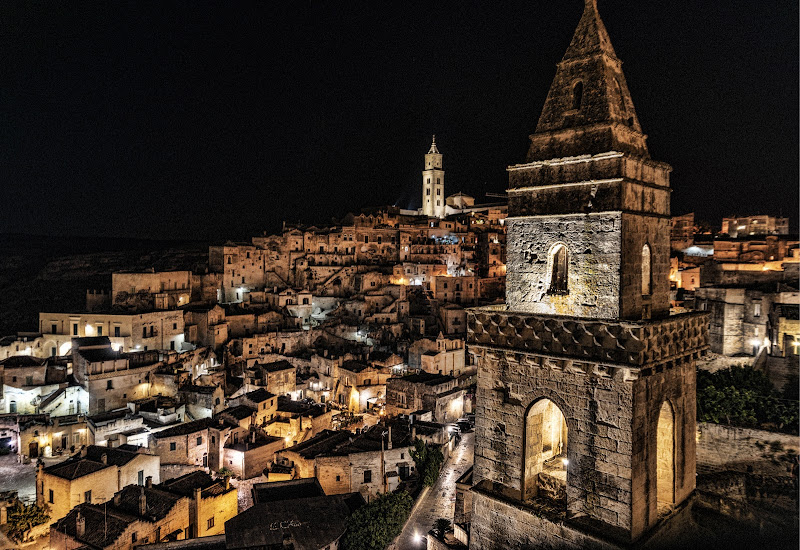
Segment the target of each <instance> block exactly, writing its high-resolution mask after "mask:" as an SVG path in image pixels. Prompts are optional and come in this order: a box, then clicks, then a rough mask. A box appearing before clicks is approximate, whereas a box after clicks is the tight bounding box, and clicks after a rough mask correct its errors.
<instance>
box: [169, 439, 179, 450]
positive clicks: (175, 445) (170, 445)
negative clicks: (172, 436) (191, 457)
mask: <svg viewBox="0 0 800 550" xmlns="http://www.w3.org/2000/svg"><path fill="white" fill-rule="evenodd" d="M177 448H178V445H177V444H176V443H175V442H174V441H173V442H171V443H170V444H169V450H170V451H174V450H175V449H177Z"/></svg>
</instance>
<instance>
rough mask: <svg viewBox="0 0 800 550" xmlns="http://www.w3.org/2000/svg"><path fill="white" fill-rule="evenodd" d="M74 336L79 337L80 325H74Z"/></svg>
mask: <svg viewBox="0 0 800 550" xmlns="http://www.w3.org/2000/svg"><path fill="white" fill-rule="evenodd" d="M72 335H73V336H77V335H78V325H72Z"/></svg>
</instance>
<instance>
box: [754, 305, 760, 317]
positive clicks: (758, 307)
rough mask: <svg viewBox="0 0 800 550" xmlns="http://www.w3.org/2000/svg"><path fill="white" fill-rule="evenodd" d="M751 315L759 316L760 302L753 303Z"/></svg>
mask: <svg viewBox="0 0 800 550" xmlns="http://www.w3.org/2000/svg"><path fill="white" fill-rule="evenodd" d="M753 317H761V302H755V303H754V304H753Z"/></svg>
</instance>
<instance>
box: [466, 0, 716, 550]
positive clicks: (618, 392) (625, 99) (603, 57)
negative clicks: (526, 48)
mask: <svg viewBox="0 0 800 550" xmlns="http://www.w3.org/2000/svg"><path fill="white" fill-rule="evenodd" d="M530 139H531V144H530V149H529V152H528V156H527V159H526V162H525V163H524V164H519V165H514V166H511V167H509V168H508V172H509V187H508V194H509V217H508V219H507V221H506V223H507V224H508V225H507V226H508V237H507V239H508V251H507V254H508V263H507V294H506V303H505V304H504V305H500V306H490V307H487V308H477V309H474V310H472V311H471V312H470V315H469V332H468V341H469V345H470V347H471V349H472V350H473V352H474V353H475V356H476V358H477V362H478V390H477V410H476V439H475V463H474V486H473V489H472V491H473V511H472V523H471V529H470V548H476V549H482V550H489V549H495V548H497V549H499V548H528V547H539V546H545V547H556V548H560V547H574V548H583V547H586V546H590V547H608V548H613V547H618V546H619V545H630V544H632V543H634V544H636V543H638V542H641V541H644V540H645V539H647V538H648V537H649V536H651V535H652V533H654V532H656V531H658V530H659V529H661V528H662V527H663V526H664V525H665V524H667V523H668V522H669V518H670V517H672V516H674V515H675V514H676V513H677V512H678V511H679V510H680V509H681V508H682V507H683V506H684V505H685V503H686V502H687V500H688V499H689V497H690V496H691V495H692V493H693V491H694V489H695V414H696V401H695V361H696V360H697V359H698V358H699V356H700V355H701V354H702V353H703V352H704V351H705V350H706V349H707V347H708V346H707V340H708V335H707V318H706V316H705V314H704V313H691V314H682V315H670V311H669V282H668V275H669V252H670V245H669V216H670V211H669V207H670V184H669V174H670V170H671V168H670V166H669V165H667V164H664V163H662V162H657V161H654V160H652V159H651V158H650V154H649V152H648V149H647V145H646V136H645V135H644V134H643V133H642V129H641V126H640V125H639V121H638V118H637V116H636V111H635V109H634V105H633V101H632V99H631V96H630V92H629V91H628V87H627V83H626V81H625V77H624V75H623V73H622V70H621V62H620V60H619V59H618V58H617V57H616V54H615V52H614V49H613V47H612V46H611V42H610V39H609V37H608V33H607V31H606V29H605V27H604V25H603V23H602V20H601V19H600V16H599V14H598V12H597V5H596V0H586V1H585V6H584V12H583V16H582V17H581V20H580V23H579V24H578V28H577V29H576V31H575V34H574V36H573V38H572V41H571V43H570V45H569V48H568V49H567V52H566V54H565V55H564V58H563V59H562V61H561V63H559V65H558V68H557V71H556V76H555V78H554V81H553V84H552V86H551V88H550V92H549V93H548V96H547V99H546V101H545V105H544V108H543V110H542V114H541V117H540V119H539V123H538V125H537V128H536V131H535V133H534V134H533V135H532V136H531V138H530Z"/></svg>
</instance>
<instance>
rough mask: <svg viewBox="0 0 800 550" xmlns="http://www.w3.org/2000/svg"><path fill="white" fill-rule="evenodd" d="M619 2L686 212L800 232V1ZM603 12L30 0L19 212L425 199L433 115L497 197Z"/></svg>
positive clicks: (614, 25) (12, 118)
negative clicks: (581, 23) (551, 93)
mask: <svg viewBox="0 0 800 550" xmlns="http://www.w3.org/2000/svg"><path fill="white" fill-rule="evenodd" d="M196 4H200V5H199V6H198V5H196ZM599 8H600V13H601V16H602V18H603V20H604V22H605V24H606V27H607V29H608V31H609V34H610V36H611V40H612V43H613V44H614V47H615V49H616V52H617V55H618V56H619V57H620V59H622V60H623V62H624V66H623V70H624V72H625V75H626V78H627V81H628V85H629V87H630V90H631V94H632V96H633V100H634V103H635V105H636V109H637V113H638V115H639V120H640V122H641V124H642V127H643V129H644V131H645V132H646V133H647V134H648V135H649V136H650V137H649V140H648V143H649V147H650V153H651V156H652V157H653V158H654V159H656V160H660V161H664V162H668V163H670V164H671V165H672V166H673V168H674V171H673V173H672V184H673V188H674V193H673V201H672V210H673V213H674V214H682V213H685V212H689V211H695V212H696V213H697V215H698V217H700V218H705V219H707V220H709V221H710V222H712V223H713V224H715V225H718V224H719V222H720V218H721V217H722V216H724V215H730V214H734V213H739V214H754V213H770V214H776V215H777V214H781V213H782V214H783V215H789V216H791V217H792V225H793V228H795V229H796V227H797V210H798V3H797V2H796V0H784V1H773V0H758V1H749V2H729V1H725V2H723V1H710V2H698V1H696V0H694V1H688V0H686V1H672V2H663V1H662V2H646V1H641V2H632V1H630V0H600V2H599ZM582 9H583V2H582V1H581V0H559V1H557V2H544V1H533V0H525V1H505V2H488V1H486V2H468V1H454V2H442V1H440V2H425V3H422V2H420V3H417V2H410V1H407V0H403V1H393V2H388V1H387V2H376V1H369V2H367V1H365V2H354V1H347V2H333V1H330V2H317V1H316V0H314V1H311V2H309V1H306V2H283V3H280V2H259V3H253V4H238V3H230V2H220V3H219V4H216V3H213V4H212V3H207V2H199V3H195V2H186V3H173V2H161V1H158V2H146V3H144V2H142V3H134V2H70V1H63V2H56V1H41V2H36V3H34V2H14V1H11V0H7V1H5V2H3V3H2V4H0V232H15V233H16V232H24V233H36V234H51V235H79V236H92V235H102V236H122V237H145V238H176V239H183V238H193V239H196V238H201V239H211V240H215V241H219V240H224V239H226V238H231V239H245V238H247V237H248V236H251V235H255V234H259V233H260V232H261V231H264V230H267V231H276V230H278V229H279V228H280V222H281V221H282V220H288V221H304V222H317V223H325V222H327V221H329V220H330V218H331V217H332V216H341V215H343V214H344V213H346V212H348V211H354V212H355V211H358V210H360V209H361V208H363V207H366V206H370V205H381V204H396V205H398V206H401V207H409V206H412V207H418V206H419V201H420V198H419V194H420V185H421V183H420V182H421V174H420V171H421V170H422V165H423V155H424V153H425V152H427V149H428V146H429V144H430V135H431V134H432V133H436V136H437V143H438V144H439V149H440V151H441V152H442V153H443V154H444V168H445V170H446V179H445V186H446V192H447V194H451V193H455V192H457V191H464V192H466V193H469V194H471V195H474V196H475V197H476V198H477V199H478V200H479V201H481V200H483V201H485V200H487V199H486V198H485V195H484V194H485V193H486V192H494V193H497V192H501V191H502V190H503V189H504V188H505V186H506V184H507V181H508V179H507V174H506V172H505V168H506V166H508V165H509V164H515V163H519V162H524V159H525V153H526V151H527V145H528V135H529V134H530V133H532V132H533V131H534V129H535V127H536V122H537V120H538V117H539V113H540V111H541V108H542V105H543V103H544V100H545V97H546V95H547V90H548V88H549V86H550V83H551V81H552V78H553V76H554V75H555V65H556V63H557V62H558V61H560V59H561V57H562V55H563V54H564V51H565V50H566V48H567V45H568V44H569V41H570V38H571V36H572V32H573V30H574V29H575V26H576V25H577V23H578V20H579V19H580V15H581V11H582ZM489 200H496V199H489Z"/></svg>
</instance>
